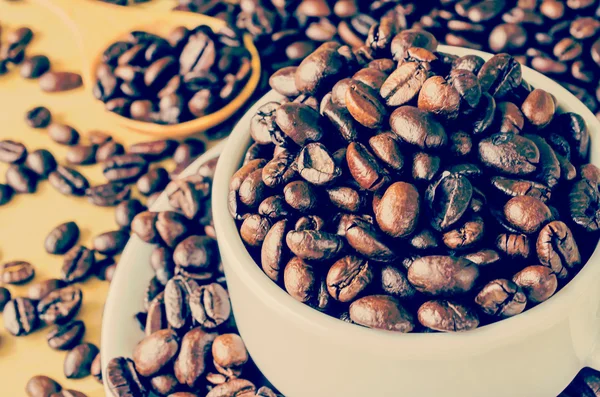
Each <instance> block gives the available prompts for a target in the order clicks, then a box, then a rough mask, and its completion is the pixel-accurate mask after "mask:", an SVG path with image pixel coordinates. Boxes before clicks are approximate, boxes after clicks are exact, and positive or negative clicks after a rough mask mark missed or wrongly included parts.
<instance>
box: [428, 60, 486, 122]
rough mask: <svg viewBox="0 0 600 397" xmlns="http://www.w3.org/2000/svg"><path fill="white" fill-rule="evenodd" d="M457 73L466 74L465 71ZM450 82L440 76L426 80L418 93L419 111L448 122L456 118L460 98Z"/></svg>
mask: <svg viewBox="0 0 600 397" xmlns="http://www.w3.org/2000/svg"><path fill="white" fill-rule="evenodd" d="M458 72H459V73H463V72H464V73H468V72H466V71H458ZM457 80H458V78H457ZM452 81H453V80H450V81H448V82H447V81H446V79H444V78H443V77H441V76H432V77H430V78H429V79H427V81H425V83H423V86H422V87H421V90H420V92H419V99H418V105H419V109H422V110H426V111H428V112H431V113H434V114H437V115H439V116H440V117H442V118H444V119H448V120H452V119H455V118H456V117H458V110H459V107H460V101H461V96H460V94H459V93H458V91H457V90H456V89H455V88H454V86H453V85H452ZM480 95H481V94H480ZM477 102H479V100H478V99H477V101H476V102H475V103H477Z"/></svg>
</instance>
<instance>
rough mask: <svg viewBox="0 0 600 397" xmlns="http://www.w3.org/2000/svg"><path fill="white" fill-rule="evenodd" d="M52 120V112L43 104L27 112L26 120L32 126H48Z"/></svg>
mask: <svg viewBox="0 0 600 397" xmlns="http://www.w3.org/2000/svg"><path fill="white" fill-rule="evenodd" d="M50 121H52V114H51V113H50V110H48V109H47V108H45V107H43V106H37V107H35V108H33V109H31V110H29V111H27V113H26V114H25V122H27V124H28V125H29V126H30V127H32V128H46V127H47V126H48V124H50Z"/></svg>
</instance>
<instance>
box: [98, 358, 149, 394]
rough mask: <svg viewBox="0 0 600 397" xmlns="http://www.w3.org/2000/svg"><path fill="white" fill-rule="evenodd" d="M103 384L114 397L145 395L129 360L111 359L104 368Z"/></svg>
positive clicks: (143, 388) (144, 389) (133, 366)
mask: <svg viewBox="0 0 600 397" xmlns="http://www.w3.org/2000/svg"><path fill="white" fill-rule="evenodd" d="M105 382H106V383H107V385H108V388H109V390H110V391H111V392H112V393H113V395H115V396H137V395H145V394H146V393H147V392H146V388H145V387H144V385H143V383H142V382H141V380H140V378H139V377H138V375H137V372H136V370H135V364H134V363H133V361H132V360H131V359H129V358H125V357H116V358H113V359H111V360H110V361H109V362H108V364H107V366H106V379H105Z"/></svg>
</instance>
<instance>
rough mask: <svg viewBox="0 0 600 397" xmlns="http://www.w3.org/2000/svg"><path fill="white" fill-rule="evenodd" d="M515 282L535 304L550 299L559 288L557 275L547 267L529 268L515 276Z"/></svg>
mask: <svg viewBox="0 0 600 397" xmlns="http://www.w3.org/2000/svg"><path fill="white" fill-rule="evenodd" d="M513 281H514V283H515V284H517V285H518V286H519V287H521V289H522V290H523V292H525V295H527V299H528V300H529V301H531V302H534V303H539V302H543V301H545V300H546V299H548V298H550V297H551V296H552V295H554V292H555V291H556V288H557V287H558V282H557V280H556V275H555V274H554V273H553V272H552V270H551V269H550V268H548V267H545V266H528V267H526V268H524V269H523V270H521V271H520V272H518V273H517V274H515V275H514V277H513Z"/></svg>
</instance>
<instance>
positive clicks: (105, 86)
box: [93, 25, 252, 124]
mask: <svg viewBox="0 0 600 397" xmlns="http://www.w3.org/2000/svg"><path fill="white" fill-rule="evenodd" d="M251 72H252V67H251V62H250V55H249V52H248V50H247V49H246V48H245V47H244V46H243V43H242V41H241V36H239V35H238V34H237V33H236V32H235V31H233V30H231V29H228V28H224V29H222V30H221V31H219V32H218V33H214V32H213V31H212V30H211V28H210V27H208V26H204V25H201V26H198V27H196V28H195V29H192V30H189V29H187V28H185V27H183V26H180V27H177V28H175V29H173V31H172V32H171V33H170V34H169V36H168V37H167V38H166V39H165V38H162V37H159V36H157V35H154V34H151V33H147V32H143V31H134V32H131V33H130V34H129V35H128V37H127V38H126V39H124V40H123V41H117V42H115V43H113V44H111V45H110V46H109V47H108V48H107V49H106V50H105V51H104V53H103V54H102V62H101V63H100V64H99V66H98V68H97V73H96V77H97V79H98V80H97V82H96V84H95V86H94V90H93V93H94V96H95V97H96V98H97V99H99V100H101V101H103V102H104V103H105V104H106V109H107V110H109V111H111V112H115V113H117V114H120V115H122V116H125V117H130V118H132V119H135V120H140V121H146V122H153V123H159V124H178V123H181V122H184V121H188V120H191V119H194V118H197V117H202V116H205V115H207V114H210V113H212V112H214V111H215V110H218V109H219V108H221V107H222V106H224V105H225V104H227V103H229V102H230V101H231V100H232V99H233V98H235V97H236V96H237V94H238V93H239V91H240V90H241V89H242V88H243V87H244V85H245V84H246V81H247V80H248V78H249V77H250V74H251Z"/></svg>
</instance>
